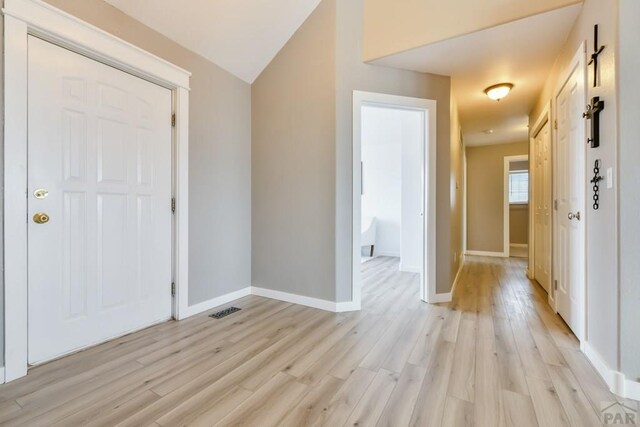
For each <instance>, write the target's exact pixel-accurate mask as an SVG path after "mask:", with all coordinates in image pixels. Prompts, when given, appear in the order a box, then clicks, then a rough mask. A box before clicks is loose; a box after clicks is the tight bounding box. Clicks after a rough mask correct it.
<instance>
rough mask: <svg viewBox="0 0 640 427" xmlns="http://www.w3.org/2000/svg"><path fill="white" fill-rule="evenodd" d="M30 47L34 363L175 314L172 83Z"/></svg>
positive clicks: (44, 45) (49, 47)
mask: <svg viewBox="0 0 640 427" xmlns="http://www.w3.org/2000/svg"><path fill="white" fill-rule="evenodd" d="M28 48H29V53H28V85H29V96H28V119H29V125H28V137H29V145H28V162H29V163H28V164H29V170H28V194H27V197H28V209H29V217H28V218H27V220H28V223H29V226H28V234H29V237H28V248H29V253H28V263H29V283H28V295H29V340H28V345H29V363H32V364H34V363H40V362H43V361H46V360H50V359H53V358H55V357H58V356H60V355H63V354H65V353H69V352H72V351H75V350H78V349H81V348H83V347H87V346H90V345H93V344H97V343H100V342H103V341H105V340H108V339H109V338H113V337H116V336H120V335H123V334H125V333H127V332H130V331H133V330H136V329H140V328H143V327H146V326H148V325H151V324H154V323H157V322H159V321H163V320H166V319H169V318H170V317H171V307H172V297H171V274H172V273H171V270H172V267H171V232H172V230H171V227H172V222H171V209H170V206H171V205H170V203H171V202H170V201H171V91H169V90H168V89H165V88H162V87H160V86H157V85H155V84H152V83H150V82H148V81H145V80H142V79H140V78H137V77H134V76H132V75H130V74H127V73H125V72H123V71H120V70H117V69H115V68H112V67H109V66H107V65H105V64H102V63H100V62H97V61H94V60H92V59H89V58H87V57H84V56H82V55H79V54H77V53H74V52H71V51H69V50H66V49H64V48H62V47H59V46H56V45H54V44H52V43H49V42H46V41H43V40H41V39H38V38H36V37H32V36H29V41H28ZM38 190H40V191H38ZM38 214H45V215H46V216H45V217H43V216H40V217H38V216H37V215H38ZM46 220H48V221H46ZM37 221H39V222H41V223H38V222H37ZM45 221H46V222H45ZM42 222H44V223H42Z"/></svg>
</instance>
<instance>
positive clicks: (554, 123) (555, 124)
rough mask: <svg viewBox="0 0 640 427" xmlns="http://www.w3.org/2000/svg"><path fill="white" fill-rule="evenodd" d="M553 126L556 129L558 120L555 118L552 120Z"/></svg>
mask: <svg viewBox="0 0 640 427" xmlns="http://www.w3.org/2000/svg"><path fill="white" fill-rule="evenodd" d="M553 128H554V129H555V130H558V121H557V120H554V121H553Z"/></svg>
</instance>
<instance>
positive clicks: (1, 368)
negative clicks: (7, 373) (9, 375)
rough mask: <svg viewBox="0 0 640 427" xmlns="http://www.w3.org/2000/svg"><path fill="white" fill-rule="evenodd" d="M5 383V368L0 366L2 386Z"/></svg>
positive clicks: (0, 382)
mask: <svg viewBox="0 0 640 427" xmlns="http://www.w3.org/2000/svg"><path fill="white" fill-rule="evenodd" d="M4 383H5V377H4V366H0V384H4Z"/></svg>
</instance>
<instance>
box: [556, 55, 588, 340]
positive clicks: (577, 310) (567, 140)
mask: <svg viewBox="0 0 640 427" xmlns="http://www.w3.org/2000/svg"><path fill="white" fill-rule="evenodd" d="M581 52H583V50H581V51H580V52H579V55H580V54H581ZM582 64H583V62H582V61H578V62H577V63H575V65H574V67H573V69H572V70H571V72H570V75H569V77H568V79H567V80H566V82H565V84H564V85H563V87H562V89H561V90H560V91H559V92H558V95H557V97H556V100H555V101H556V102H555V105H556V120H557V127H558V128H557V135H556V170H555V173H554V175H555V177H556V200H557V203H558V208H557V211H556V215H557V219H556V222H557V230H556V250H555V251H554V252H555V253H556V267H555V280H557V281H558V284H557V291H556V295H555V300H556V307H557V311H558V313H559V314H560V315H561V316H562V318H563V319H564V320H565V322H566V323H567V325H569V327H570V328H571V329H572V330H573V332H574V333H575V334H576V336H577V337H578V339H580V340H583V338H584V336H585V331H584V327H585V326H584V325H585V322H584V315H585V298H586V295H585V293H586V283H585V280H586V277H585V276H586V274H585V262H586V240H585V233H586V227H585V222H586V205H585V193H586V182H585V181H586V175H585V161H586V160H585V156H586V152H585V150H586V140H585V123H584V120H583V118H582V112H583V109H584V106H585V104H586V101H585V81H584V80H585V79H584V78H585V71H584V66H583V65H582Z"/></svg>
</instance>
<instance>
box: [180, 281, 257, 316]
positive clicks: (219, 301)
mask: <svg viewBox="0 0 640 427" xmlns="http://www.w3.org/2000/svg"><path fill="white" fill-rule="evenodd" d="M249 295H251V286H247V287H246V288H242V289H239V290H237V291H234V292H230V293H228V294H224V295H221V296H219V297H216V298H212V299H210V300H207V301H204V302H201V303H198V304H195V305H191V306H189V307H188V308H187V311H186V312H184V314H185V316H184V317H191V316H195V315H196V314H200V313H202V312H205V311H208V310H211V309H213V308H216V307H219V306H221V305H224V304H228V303H230V302H232V301H235V300H237V299H240V298H244V297H246V296H249Z"/></svg>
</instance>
